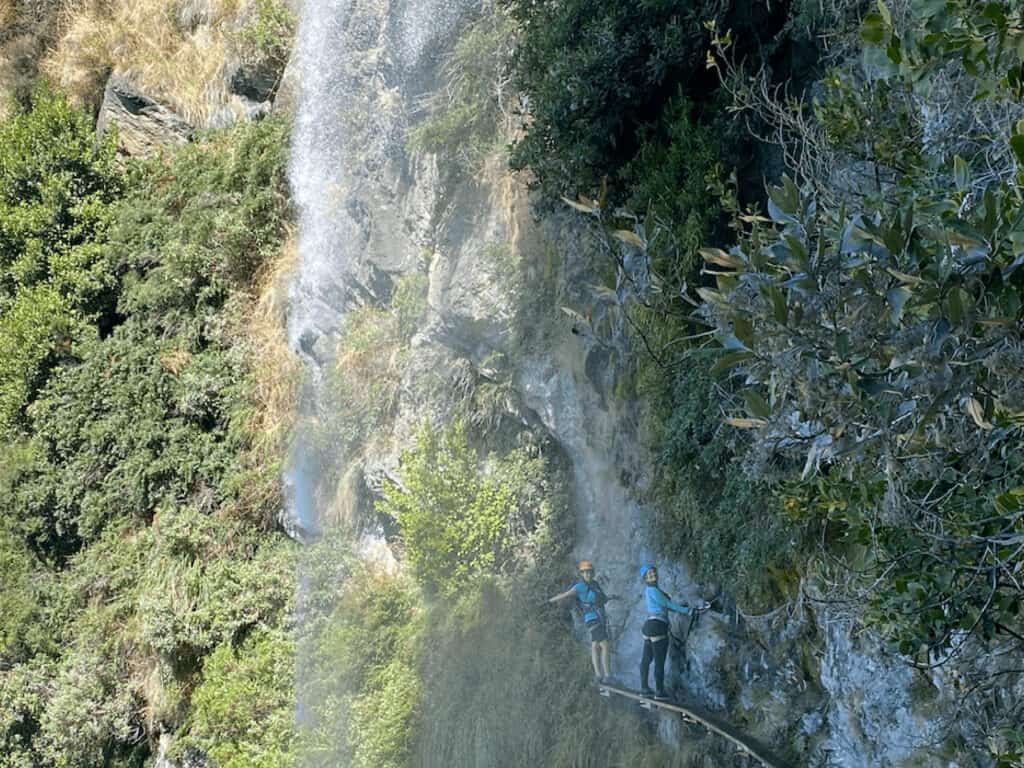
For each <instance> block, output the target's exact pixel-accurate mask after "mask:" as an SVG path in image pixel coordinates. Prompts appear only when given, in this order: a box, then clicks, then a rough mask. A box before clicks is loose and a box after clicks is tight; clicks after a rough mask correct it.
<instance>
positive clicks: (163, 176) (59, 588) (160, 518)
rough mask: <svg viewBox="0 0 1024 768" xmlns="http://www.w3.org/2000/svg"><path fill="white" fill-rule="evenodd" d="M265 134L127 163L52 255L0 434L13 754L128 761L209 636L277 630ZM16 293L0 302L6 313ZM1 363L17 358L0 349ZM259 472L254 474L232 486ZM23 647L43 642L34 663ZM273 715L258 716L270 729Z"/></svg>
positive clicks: (204, 142) (279, 226)
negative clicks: (263, 460)
mask: <svg viewBox="0 0 1024 768" xmlns="http://www.w3.org/2000/svg"><path fill="white" fill-rule="evenodd" d="M68 130H70V129H68ZM286 139H287V125H285V124H284V123H282V122H281V121H278V120H267V121H263V122H262V123H260V124H256V125H247V126H243V127H239V128H237V129H235V130H233V131H230V132H226V133H223V134H218V135H214V136H209V137H206V138H202V139H200V140H199V141H198V142H197V143H196V144H195V145H193V146H190V147H187V148H185V149H183V150H182V151H181V152H180V153H178V154H177V155H175V156H174V157H171V158H165V159H162V160H160V161H152V162H148V163H142V164H137V165H134V166H131V168H130V178H129V179H128V182H127V184H126V185H124V186H125V189H126V190H127V196H126V197H125V199H124V200H123V201H122V202H119V203H117V202H115V203H111V206H110V212H109V217H110V221H111V224H110V225H109V226H107V225H104V226H103V227H99V226H97V227H96V228H95V229H94V232H93V236H94V238H95V239H94V240H92V241H89V240H87V239H83V241H82V248H81V253H83V254H94V255H95V254H98V255H97V256H96V258H97V261H96V263H95V265H93V266H95V269H92V268H90V269H84V268H82V265H83V263H85V262H83V261H82V260H78V261H72V262H66V261H60V262H59V263H58V262H56V261H54V262H52V263H53V264H56V266H53V267H52V269H53V270H54V274H58V273H59V274H62V275H65V276H66V279H65V280H64V281H63V282H61V281H58V280H55V279H54V280H47V281H46V284H45V290H47V291H50V294H51V295H53V294H56V296H57V299H59V300H60V301H61V302H62V304H61V306H64V307H67V308H68V311H69V313H70V314H71V316H72V317H73V318H74V319H75V321H76V323H77V324H78V325H77V326H76V327H77V328H80V329H81V331H80V332H79V331H76V332H75V333H74V334H71V338H70V340H69V343H67V344H62V345H60V346H59V347H58V354H57V355H53V354H52V353H51V358H49V359H48V360H47V365H48V366H50V367H49V368H48V369H47V372H46V376H45V380H44V381H43V382H41V383H40V385H39V386H38V387H37V389H36V391H35V392H34V395H33V396H32V397H31V403H29V404H28V405H27V407H24V414H23V416H22V430H23V431H24V432H25V435H24V436H23V437H21V438H19V440H18V442H13V441H9V442H8V443H6V444H4V445H3V446H0V457H2V460H0V507H2V508H3V509H5V510H13V513H12V514H10V515H6V516H5V517H4V519H3V525H2V526H0V543H2V546H0V568H2V570H0V602H3V604H4V606H5V607H6V608H7V609H8V610H9V615H10V617H11V618H14V619H17V620H18V622H19V626H18V627H17V628H15V627H14V626H13V625H8V624H7V623H6V622H0V627H2V632H0V638H2V642H3V643H4V646H3V648H2V650H0V653H3V654H4V665H7V664H10V663H11V662H18V663H16V664H15V666H13V667H10V668H7V667H6V666H4V667H0V690H3V692H4V694H3V695H4V696H5V697H7V698H8V700H10V701H11V702H13V703H12V705H11V706H12V707H14V708H13V709H11V710H10V713H11V714H10V717H9V718H7V719H5V720H4V719H3V718H6V717H7V712H6V711H5V712H4V715H3V717H2V718H0V720H2V723H0V724H2V728H0V744H9V745H11V752H10V754H12V755H17V760H18V761H19V762H18V763H14V765H18V766H19V768H22V766H23V765H31V766H36V765H38V766H42V765H55V766H85V765H110V766H129V765H130V766H141V764H142V762H143V760H145V759H146V758H148V757H149V743H150V741H149V739H148V738H146V736H147V731H148V732H150V733H152V732H154V731H155V730H156V729H158V728H167V729H172V730H173V729H174V728H176V727H178V726H180V724H181V720H182V717H183V713H184V712H186V711H187V710H188V707H189V703H190V702H189V697H190V696H191V694H192V692H193V691H194V690H195V689H196V685H197V679H196V678H197V674H198V672H199V670H200V669H201V667H202V662H203V659H204V657H205V656H207V655H208V654H209V652H210V651H211V650H213V649H214V648H217V647H219V646H222V645H224V644H226V643H234V644H236V645H241V644H244V643H245V642H246V638H248V637H249V636H250V635H252V634H253V633H256V634H260V633H275V632H276V633H283V629H281V627H282V624H283V622H284V620H285V617H287V616H288V615H289V611H290V609H291V605H290V604H291V597H292V561H291V548H290V544H289V542H288V541H287V540H286V539H284V538H283V537H282V536H280V534H278V533H273V534H268V533H265V532H261V529H266V528H269V527H271V526H272V525H273V524H274V522H275V519H276V515H277V512H278V510H279V508H280V507H279V505H280V493H279V490H278V482H277V478H276V477H274V478H268V476H267V475H268V473H267V471H266V470H265V469H264V468H262V467H257V466H254V465H253V463H252V462H251V460H250V458H249V457H248V452H249V451H250V450H251V449H252V446H253V445H254V443H255V441H256V440H257V439H259V436H257V435H255V434H254V433H253V429H254V427H253V425H254V424H255V421H254V420H253V419H252V418H251V414H252V410H253V408H254V407H256V406H254V402H257V401H256V397H257V394H256V387H255V385H254V384H253V376H252V371H253V369H254V367H255V366H256V365H258V364H259V362H260V361H259V360H255V359H253V358H252V357H251V354H252V349H253V347H252V346H251V345H249V344H248V343H246V335H245V329H244V327H243V323H244V321H245V319H246V318H247V317H248V316H249V314H248V312H247V310H248V309H249V307H250V305H251V298H250V294H249V291H250V290H251V289H252V287H253V285H252V284H253V282H254V278H255V275H256V274H257V273H258V272H259V271H260V270H261V269H262V268H263V265H264V263H265V262H266V261H267V260H269V259H270V258H272V257H276V256H277V253H278V250H279V248H280V244H281V241H282V239H283V236H284V234H285V227H286V224H287V222H288V219H289V215H290V210H289V207H288V202H287V197H286V191H287V187H286V180H285V165H286V157H285V154H286V153H285V145H286ZM72 143H73V142H72ZM26 167H27V166H26ZM61 178H64V177H63V176H62V177H61ZM29 187H30V188H34V187H32V185H29ZM116 189H117V191H118V193H119V194H120V190H121V182H118V186H117V187H116ZM74 215H77V214H76V213H75V210H71V213H69V214H68V216H70V217H71V218H73V217H74ZM4 223H5V222H3V221H0V227H2V226H3V225H4ZM6 231H7V232H8V234H9V233H10V231H13V230H11V229H10V227H8V230H6ZM18 231H19V232H21V231H29V230H28V229H25V228H22V229H21V230H18ZM65 237H70V236H69V235H68V236H65ZM83 237H85V236H84V235H83ZM38 252H40V253H42V252H44V251H43V250H39V251H38ZM39 263H41V264H45V263H46V262H45V261H43V260H41V261H39ZM101 263H102V264H104V265H106V266H105V269H107V270H109V271H108V272H104V271H103V269H101V268H100V267H99V266H98V265H99V264H101ZM69 264H71V267H73V268H71V267H68V265H69ZM65 267H68V268H67V269H65ZM62 269H63V270H64V271H63V272H60V270H62ZM96 274H99V275H100V276H101V277H102V280H104V281H107V282H103V283H102V284H103V285H107V286H109V287H110V288H111V290H112V295H111V299H110V301H111V303H110V304H109V307H110V308H111V309H110V311H109V313H108V314H106V315H103V314H99V313H96V312H93V311H92V310H91V309H89V307H90V306H95V303H93V304H90V302H91V301H92V298H91V297H95V296H96V295H98V294H97V293H96V292H95V290H94V286H95V285H96V283H95V282H94V281H92V276H94V275H96ZM42 285H43V284H42V283H40V286H42ZM40 290H41V289H40ZM24 294H25V295H30V290H29V289H25V290H24ZM32 295H33V297H34V298H35V299H36V302H35V304H36V305H39V304H41V303H42V302H41V299H40V296H42V295H43V294H39V296H35V295H34V294H32ZM17 301H18V299H17V298H16V300H15V303H14V304H12V305H10V306H11V307H13V308H12V309H11V310H10V312H9V313H8V314H6V315H4V317H3V318H0V322H2V321H4V320H6V319H7V318H8V317H15V316H19V315H17V313H18V312H20V309H19V306H18V304H17ZM114 301H116V311H114V310H113V307H114V306H115V305H114V303H113V302H114ZM25 306H28V305H25ZM45 306H46V305H43V308H45ZM5 309H6V306H5ZM103 318H106V319H105V320H104V319H103ZM38 327H40V328H42V329H44V330H46V331H48V330H49V326H48V325H46V324H45V323H38ZM4 362H5V363H6V364H12V365H13V364H14V363H17V364H18V365H21V366H23V367H25V368H26V369H27V370H28V371H29V373H31V367H30V366H29V363H27V362H25V361H22V360H21V359H20V358H19V357H18V356H17V355H11V356H9V357H6V358H5V360H4ZM26 380H29V379H28V378H27V376H26ZM265 485H271V486H272V487H273V488H274V489H275V490H274V493H272V494H270V493H254V492H253V487H254V486H260V487H263V486H265ZM43 588H46V589H47V593H46V596H45V599H44V598H43V597H42V596H40V597H39V598H38V602H36V600H37V598H35V596H33V595H32V592H31V590H32V589H43ZM15 589H18V590H19V591H18V592H15V591H14V590H15ZM33 604H36V605H37V606H38V607H35V608H34V607H33ZM261 636H262V635H261ZM282 636H283V635H282ZM253 642H254V643H255V642H256V641H253ZM282 647H283V648H284V650H281V651H280V653H281V654H283V655H282V656H279V657H278V658H277V660H278V663H279V664H283V663H284V662H283V661H282V659H287V666H288V667H289V668H290V665H291V660H290V658H289V657H290V650H288V648H287V647H284V646H282ZM257 650H258V649H257ZM42 654H52V655H53V657H54V658H53V661H52V664H50V665H49V666H47V667H46V670H48V671H47V672H46V676H45V680H44V681H42V682H41V681H40V675H41V674H42V673H39V674H35V673H34V672H33V670H37V669H42V668H43V667H42V665H43V662H44V660H45V657H44V656H42ZM224 674H225V676H228V672H227V671H225V672H224ZM263 674H267V675H269V674H270V672H268V671H267V669H266V668H265V667H259V668H258V669H257V670H255V671H252V672H251V674H250V672H249V671H244V674H243V672H240V673H239V675H241V676H242V677H244V676H245V675H249V676H250V677H259V675H263ZM261 679H262V678H261ZM25 686H34V687H33V688H25ZM211 711H212V710H211ZM83 713H85V714H83ZM214 714H217V713H214ZM214 714H211V715H210V717H211V719H210V721H209V722H210V723H214V719H215V718H214ZM220 714H223V713H220ZM286 715H287V717H285V716H284V715H282V719H281V721H280V722H281V723H282V725H281V727H280V728H279V729H277V730H276V731H273V732H272V733H271V734H269V736H268V737H272V739H271V740H272V741H274V744H277V745H279V746H280V744H283V743H285V742H286V741H287V740H288V739H289V738H290V737H289V736H287V734H286V733H285V732H286V731H287V728H288V727H290V723H291V720H290V715H291V710H290V708H287V710H286ZM210 727H211V728H213V727H214V726H213V725H211V726H210ZM218 727H219V726H218ZM225 728H228V726H225ZM278 737H280V738H278ZM255 741H257V742H258V743H259V744H260V745H264V746H266V745H267V744H269V742H264V741H259V740H258V739H256V740H255ZM267 749H268V750H270V747H269V746H268V747H267ZM274 749H277V747H274ZM282 750H284V747H281V749H280V750H278V752H282ZM257 752H258V751H257ZM271 752H272V753H273V754H275V755H278V752H273V750H271ZM258 754H262V753H258ZM268 754H269V753H268ZM11 759H12V760H13V759H15V758H13V757H12V758H11ZM274 759H275V760H276V759H277V758H276V757H275V758H274ZM281 759H282V760H283V759H284V758H281ZM247 764H248V763H247Z"/></svg>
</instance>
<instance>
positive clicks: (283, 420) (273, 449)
mask: <svg viewBox="0 0 1024 768" xmlns="http://www.w3.org/2000/svg"><path fill="white" fill-rule="evenodd" d="M297 262H298V247H297V243H296V240H295V233H294V232H292V233H289V236H288V238H287V239H286V240H285V243H284V245H283V246H282V247H281V251H280V253H279V255H278V257H277V258H276V259H275V260H274V261H273V262H271V263H270V264H268V265H267V267H266V269H265V271H264V272H263V274H262V275H261V276H260V278H259V280H258V281H257V285H258V286H259V290H258V293H257V295H256V298H255V301H254V302H253V304H252V306H251V308H250V311H249V313H248V316H247V317H246V319H245V326H246V327H245V333H246V336H247V337H248V344H249V346H250V349H251V355H252V360H253V370H254V374H255V375H254V381H255V388H254V391H253V395H252V396H253V401H254V405H255V410H254V412H253V414H252V416H251V420H250V424H249V428H250V429H249V431H250V433H251V434H253V435H255V437H256V449H257V450H258V451H263V450H265V451H267V452H269V453H270V454H271V455H277V456H283V455H284V452H285V449H286V447H287V443H288V440H289V437H290V434H291V430H292V427H293V426H294V423H295V403H296V394H295V392H296V386H297V384H298V380H299V374H300V371H301V366H300V364H299V360H298V358H297V357H296V355H295V353H294V352H293V351H292V350H291V348H290V347H289V346H288V339H287V335H286V332H285V328H286V322H287V313H288V283H289V282H290V280H291V277H292V275H293V274H294V272H295V268H296V265H297Z"/></svg>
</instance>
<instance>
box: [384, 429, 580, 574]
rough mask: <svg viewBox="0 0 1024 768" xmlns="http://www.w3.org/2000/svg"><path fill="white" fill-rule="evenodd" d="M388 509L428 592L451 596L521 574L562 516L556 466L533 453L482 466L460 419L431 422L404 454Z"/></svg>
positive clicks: (521, 451)
mask: <svg viewBox="0 0 1024 768" xmlns="http://www.w3.org/2000/svg"><path fill="white" fill-rule="evenodd" d="M399 477H400V479H399V482H390V483H387V484H385V486H384V489H383V495H384V498H383V500H382V510H383V511H384V512H385V513H386V514H388V515H390V516H391V517H392V518H394V519H395V520H396V521H397V522H398V525H399V527H400V529H401V532H402V541H403V543H404V545H405V555H406V557H407V558H408V560H409V563H410V564H411V565H412V567H413V569H414V572H415V573H416V576H417V578H418V579H419V580H420V581H421V582H422V583H423V584H424V585H425V586H426V587H427V588H428V589H430V590H437V591H440V592H441V593H443V594H451V593H453V592H455V591H457V590H458V589H460V588H462V586H464V585H465V584H466V583H467V582H469V581H472V580H473V579H475V578H477V577H479V576H480V575H483V574H494V573H511V572H514V571H521V570H523V569H524V568H525V567H527V566H529V565H530V564H531V562H532V561H533V555H534V554H535V552H534V550H535V549H536V547H542V548H544V547H548V546H550V544H549V543H548V540H547V536H548V535H549V534H550V533H551V528H552V526H557V525H558V523H559V519H560V517H561V513H562V509H561V506H562V504H563V503H564V500H563V499H560V498H559V493H558V485H557V482H556V477H555V475H554V472H553V469H552V468H549V467H548V462H547V459H546V458H545V457H544V455H543V454H540V453H532V452H531V451H530V450H529V449H528V448H518V449H515V450H513V451H511V452H509V453H508V454H506V455H504V456H500V457H499V456H495V455H491V456H489V457H487V460H486V462H481V461H480V460H479V459H478V457H477V454H476V451H475V449H474V448H473V447H472V446H471V445H470V443H469V441H468V439H467V434H466V428H465V426H464V425H463V423H462V422H461V421H457V422H455V423H454V424H453V425H451V426H450V427H448V428H446V429H444V430H435V429H433V428H432V426H431V425H430V424H429V423H425V424H424V425H423V426H422V427H421V428H420V431H419V432H418V434H417V436H416V443H415V446H414V447H413V448H412V449H410V450H408V451H406V452H405V453H403V455H402V462H401V467H400V476H399Z"/></svg>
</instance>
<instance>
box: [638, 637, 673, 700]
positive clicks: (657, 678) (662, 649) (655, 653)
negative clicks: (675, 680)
mask: <svg viewBox="0 0 1024 768" xmlns="http://www.w3.org/2000/svg"><path fill="white" fill-rule="evenodd" d="M643 633H644V655H643V657H642V658H641V659H640V687H641V688H647V673H648V671H649V670H650V668H651V661H652V660H653V661H654V685H655V689H654V690H655V691H657V692H658V693H664V692H665V658H666V657H667V656H668V624H666V623H665V622H663V621H658V620H657V619H648V620H647V621H645V622H644V628H643ZM659 635H661V636H662V638H661V640H648V639H647V638H648V637H658V636H659Z"/></svg>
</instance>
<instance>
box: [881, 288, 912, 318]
mask: <svg viewBox="0 0 1024 768" xmlns="http://www.w3.org/2000/svg"><path fill="white" fill-rule="evenodd" d="M912 293H913V292H912V291H911V290H910V289H909V288H907V287H906V286H905V285H897V286H895V287H893V288H890V289H889V290H888V291H886V292H885V300H886V301H888V302H889V307H890V310H889V320H890V322H891V323H892V324H893V325H898V324H899V322H900V318H902V317H903V308H904V306H905V305H906V303H907V299H909V298H910V296H911V295H912Z"/></svg>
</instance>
